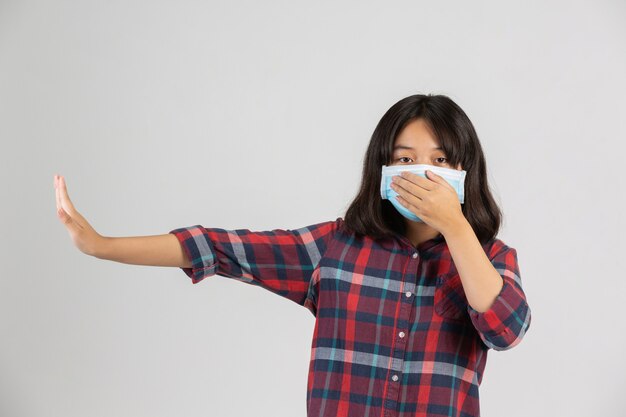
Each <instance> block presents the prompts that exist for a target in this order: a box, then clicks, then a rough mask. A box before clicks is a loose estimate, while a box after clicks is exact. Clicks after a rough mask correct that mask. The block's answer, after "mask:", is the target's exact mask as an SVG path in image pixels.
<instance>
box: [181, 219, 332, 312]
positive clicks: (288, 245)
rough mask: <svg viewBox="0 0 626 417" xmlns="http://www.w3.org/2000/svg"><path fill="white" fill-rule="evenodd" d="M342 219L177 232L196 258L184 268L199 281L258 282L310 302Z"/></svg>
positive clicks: (203, 228)
mask: <svg viewBox="0 0 626 417" xmlns="http://www.w3.org/2000/svg"><path fill="white" fill-rule="evenodd" d="M342 222H343V219H342V218H341V217H339V218H337V219H336V220H334V221H326V222H322V223H317V224H313V225H309V226H304V227H301V228H298V229H273V230H269V231H251V230H249V229H235V230H226V229H221V228H206V227H203V226H202V225H194V226H189V227H182V228H178V229H174V230H171V231H170V232H169V233H172V234H173V235H174V236H176V237H177V238H178V241H179V242H180V243H181V245H182V247H183V249H184V251H185V253H186V254H187V256H188V257H189V259H190V260H191V264H192V265H191V267H190V268H181V269H182V270H183V272H184V273H185V274H186V275H187V276H188V277H189V278H191V282H192V283H193V284H197V283H198V282H200V281H202V280H203V279H204V278H206V277H209V276H212V275H220V276H224V277H227V278H234V279H237V280H239V281H242V282H245V283H247V284H251V285H258V286H260V287H263V288H265V289H267V290H269V291H272V292H274V293H276V294H278V295H281V296H283V297H285V298H288V299H290V300H292V301H294V302H296V303H298V304H300V305H303V306H304V305H305V301H306V299H307V295H308V293H309V286H310V284H311V276H312V274H313V271H314V270H315V268H316V267H317V266H318V263H319V261H320V259H321V258H322V256H323V254H324V252H325V250H326V247H327V245H328V243H329V242H330V240H331V239H332V237H333V236H334V233H335V231H336V230H337V228H338V227H339V226H340V225H341V223H342Z"/></svg>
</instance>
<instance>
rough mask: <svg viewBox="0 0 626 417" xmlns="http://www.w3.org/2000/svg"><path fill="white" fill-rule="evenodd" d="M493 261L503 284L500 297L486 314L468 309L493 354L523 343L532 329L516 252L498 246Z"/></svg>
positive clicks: (475, 325) (509, 248)
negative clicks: (530, 328)
mask: <svg viewBox="0 0 626 417" xmlns="http://www.w3.org/2000/svg"><path fill="white" fill-rule="evenodd" d="M498 246H499V247H498V248H496V251H497V253H496V254H495V256H493V257H492V258H491V263H492V265H493V266H494V268H495V269H496V270H497V271H498V272H499V273H500V276H501V277H502V279H503V281H504V284H503V286H502V289H501V290H500V293H499V294H498V296H497V297H496V299H495V300H494V302H493V303H492V305H491V306H490V308H489V309H488V310H486V311H483V312H479V311H476V310H475V309H474V308H472V306H470V305H469V304H468V306H467V309H468V313H469V315H470V318H471V320H472V323H473V324H474V327H475V328H476V330H477V331H478V334H479V335H480V338H481V339H482V341H483V342H484V343H485V345H486V346H487V347H489V348H492V349H494V350H507V349H510V348H512V347H514V346H516V345H517V344H519V343H520V342H521V341H522V338H523V337H524V335H525V333H526V332H527V331H528V328H529V327H530V321H531V312H530V307H529V306H528V302H527V300H526V295H525V294H524V290H523V289H522V281H521V277H520V271H519V265H518V262H517V251H516V250H515V249H514V248H511V247H509V246H507V245H505V244H502V245H498Z"/></svg>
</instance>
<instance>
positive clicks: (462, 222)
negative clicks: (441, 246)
mask: <svg viewBox="0 0 626 417" xmlns="http://www.w3.org/2000/svg"><path fill="white" fill-rule="evenodd" d="M470 231H472V232H473V229H472V225H471V224H470V223H469V222H468V221H467V219H466V218H465V216H463V215H461V216H460V217H459V218H458V219H457V220H456V221H454V222H452V223H451V224H450V226H449V227H448V228H447V229H446V230H444V231H442V232H441V234H442V235H443V236H444V238H445V239H446V240H448V239H450V238H454V237H455V236H459V235H463V234H465V233H468V232H470Z"/></svg>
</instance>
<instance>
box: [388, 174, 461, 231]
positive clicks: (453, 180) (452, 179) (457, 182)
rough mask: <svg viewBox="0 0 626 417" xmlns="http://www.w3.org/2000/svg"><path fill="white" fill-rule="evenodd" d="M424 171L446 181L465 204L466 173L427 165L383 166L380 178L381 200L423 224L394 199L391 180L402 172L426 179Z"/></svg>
mask: <svg viewBox="0 0 626 417" xmlns="http://www.w3.org/2000/svg"><path fill="white" fill-rule="evenodd" d="M426 170H429V171H433V172H434V173H435V174H437V175H439V176H441V177H442V178H443V179H445V180H446V182H447V183H448V184H450V185H451V186H452V188H454V190H455V191H456V195H457V196H458V197H459V201H460V202H461V204H463V203H464V202H465V174H466V173H467V172H466V171H463V170H461V171H459V170H456V169H452V168H443V167H438V166H435V165H427V164H414V165H392V166H387V165H383V169H382V177H381V181H380V195H381V197H382V198H383V200H389V201H391V204H393V206H394V207H395V208H396V210H398V211H399V212H400V214H402V215H403V216H404V217H406V218H407V219H409V220H413V221H415V222H423V220H422V219H420V218H419V217H417V216H416V215H415V214H413V212H412V211H411V210H409V209H408V208H406V207H404V206H403V205H402V204H400V202H399V201H398V200H397V199H396V196H397V195H398V193H397V192H395V191H394V190H393V189H392V188H391V178H392V177H394V176H396V175H400V173H401V172H402V171H409V172H412V173H414V174H417V175H419V176H422V177H424V178H427V177H426Z"/></svg>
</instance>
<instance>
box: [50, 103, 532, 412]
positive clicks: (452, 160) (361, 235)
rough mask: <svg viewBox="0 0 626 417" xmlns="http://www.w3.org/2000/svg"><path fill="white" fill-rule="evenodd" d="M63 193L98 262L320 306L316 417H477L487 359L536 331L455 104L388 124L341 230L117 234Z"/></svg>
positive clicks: (60, 183)
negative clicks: (216, 278) (218, 280)
mask: <svg viewBox="0 0 626 417" xmlns="http://www.w3.org/2000/svg"><path fill="white" fill-rule="evenodd" d="M424 165H425V166H424ZM420 168H426V169H427V170H426V171H424V170H423V169H421V170H420ZM403 171H404V172H403ZM390 173H391V174H390ZM394 173H396V174H399V175H392V174H394ZM390 176H391V177H393V181H389V178H390ZM444 177H445V179H444ZM460 178H463V180H462V181H461V180H460ZM455 181H456V182H455ZM459 184H462V187H459ZM455 186H456V187H455ZM55 188H56V197H57V213H58V216H59V219H60V220H61V221H63V222H64V224H65V226H66V227H67V230H68V231H69V233H70V236H71V238H72V239H73V241H74V244H75V245H76V246H77V247H78V248H79V249H80V250H81V251H82V252H84V253H86V254H89V255H92V256H95V257H97V258H100V259H108V260H113V261H117V262H124V263H128V264H137V265H156V266H178V267H180V268H181V269H182V270H183V271H184V273H185V274H186V275H187V276H188V277H190V278H191V282H192V283H194V284H196V283H198V282H200V281H201V280H203V279H204V278H206V277H209V276H212V275H216V274H217V275H220V276H223V277H228V278H234V279H237V280H240V281H242V282H245V283H248V284H252V285H258V286H260V287H262V288H265V289H266V290H269V291H272V292H274V293H276V294H278V295H281V296H283V297H286V298H288V299H290V300H292V301H294V302H296V303H298V304H300V305H302V306H303V307H306V308H307V309H309V310H310V311H311V313H313V315H314V316H315V326H314V333H313V343H312V346H311V347H312V350H311V359H310V366H309V376H308V385H307V416H308V417H326V416H328V417H330V416H332V417H340V416H341V417H343V416H346V417H357V416H358V417H363V416H371V417H382V416H385V417H391V416H394V417H395V416H399V417H408V416H459V417H461V416H462V417H470V416H479V415H480V411H479V392H478V391H479V390H478V388H479V386H480V383H481V381H482V377H483V372H484V369H485V364H486V360H487V352H488V350H489V349H494V350H506V349H510V348H512V347H513V346H515V345H517V344H518V343H519V342H520V341H521V340H522V338H523V336H524V334H525V333H526V331H527V330H528V327H529V326H530V321H531V314H530V308H529V306H528V303H527V301H526V297H525V294H524V291H523V289H522V284H521V280H520V271H519V268H518V262H517V252H516V250H515V249H514V248H512V247H510V246H507V245H506V244H505V243H504V242H503V241H502V240H500V239H498V238H496V235H497V232H498V229H499V227H500V221H501V212H500V210H499V208H498V206H497V205H496V203H495V201H494V199H493V197H492V195H491V193H490V191H489V186H488V184H487V176H486V166H485V157H484V155H483V152H482V149H481V145H480V142H479V140H478V137H477V134H476V132H475V130H474V127H473V125H472V123H471V122H470V120H469V119H468V117H467V115H466V114H465V113H464V112H463V110H462V109H461V108H460V107H459V106H458V105H457V104H456V103H454V102H453V101H452V100H451V99H450V98H448V97H446V96H443V95H413V96H410V97H406V98H404V99H402V100H400V101H399V102H397V103H396V104H394V105H393V106H392V107H391V108H390V109H389V110H388V111H387V112H386V113H385V114H384V116H383V117H382V119H381V120H380V122H379V123H378V125H377V127H376V129H375V130H374V133H373V135H372V138H371V141H370V144H369V147H368V149H367V152H366V154H365V160H364V165H363V178H362V183H361V186H360V190H359V192H358V195H357V196H356V198H355V199H354V201H353V202H352V204H351V205H350V206H349V208H348V210H347V211H346V213H345V216H344V218H342V217H339V218H337V219H336V220H334V221H325V222H322V223H317V224H313V225H309V226H305V227H301V228H299V229H293V230H292V229H287V230H283V229H274V230H271V231H250V230H248V229H238V230H225V229H220V228H207V227H203V226H201V225H195V226H189V227H183V228H178V229H174V230H172V231H170V232H169V233H168V234H164V235H157V236H141V237H122V238H120V237H104V236H101V235H100V234H98V233H97V232H96V231H95V230H94V229H93V228H92V227H91V226H90V225H89V223H88V222H87V221H86V220H85V219H84V218H83V217H82V216H81V215H80V214H79V213H78V212H77V211H76V209H75V208H74V206H73V205H72V203H71V201H70V199H69V197H68V194H67V189H66V187H65V181H64V179H63V178H62V177H58V176H55ZM394 199H395V200H394Z"/></svg>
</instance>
